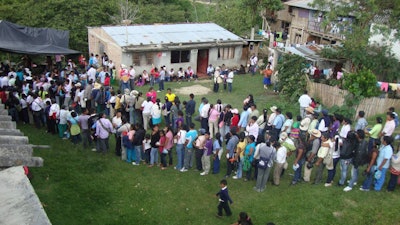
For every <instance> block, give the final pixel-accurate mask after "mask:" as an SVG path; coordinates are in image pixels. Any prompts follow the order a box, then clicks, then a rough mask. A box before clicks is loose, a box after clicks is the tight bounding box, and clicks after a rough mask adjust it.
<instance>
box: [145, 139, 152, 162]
mask: <svg viewBox="0 0 400 225" xmlns="http://www.w3.org/2000/svg"><path fill="white" fill-rule="evenodd" d="M150 142H151V140H150V134H146V136H145V137H144V140H143V149H144V159H145V163H146V164H148V163H149V162H150V150H151V145H150Z"/></svg>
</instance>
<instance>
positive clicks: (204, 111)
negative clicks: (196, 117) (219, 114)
mask: <svg viewBox="0 0 400 225" xmlns="http://www.w3.org/2000/svg"><path fill="white" fill-rule="evenodd" d="M203 103H204V105H203V107H202V108H201V111H200V119H201V121H200V123H201V128H203V129H204V130H209V129H208V114H209V111H210V104H209V103H208V100H207V99H204V100H203Z"/></svg>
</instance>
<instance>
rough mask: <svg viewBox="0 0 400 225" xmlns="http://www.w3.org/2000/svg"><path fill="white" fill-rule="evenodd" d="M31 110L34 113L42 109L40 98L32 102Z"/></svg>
mask: <svg viewBox="0 0 400 225" xmlns="http://www.w3.org/2000/svg"><path fill="white" fill-rule="evenodd" d="M31 108H32V110H33V111H36V112H37V111H40V110H42V109H43V108H44V107H43V101H42V99H41V98H40V97H37V98H36V99H35V100H33V102H32V104H31Z"/></svg>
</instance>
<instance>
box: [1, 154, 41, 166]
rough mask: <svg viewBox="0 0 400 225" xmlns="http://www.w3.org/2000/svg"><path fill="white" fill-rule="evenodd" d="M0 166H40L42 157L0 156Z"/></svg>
mask: <svg viewBox="0 0 400 225" xmlns="http://www.w3.org/2000/svg"><path fill="white" fill-rule="evenodd" d="M0 166H1V167H12V166H30V167H42V166H43V159H42V158H40V157H31V158H15V157H9V156H4V157H3V156H0Z"/></svg>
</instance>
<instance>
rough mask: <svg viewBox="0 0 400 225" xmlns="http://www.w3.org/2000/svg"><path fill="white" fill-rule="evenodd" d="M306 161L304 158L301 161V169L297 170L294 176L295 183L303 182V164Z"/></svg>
mask: <svg viewBox="0 0 400 225" xmlns="http://www.w3.org/2000/svg"><path fill="white" fill-rule="evenodd" d="M305 161H306V160H305V159H304V158H302V159H300V160H299V161H298V162H297V164H299V168H297V170H296V171H294V176H293V180H292V182H293V183H296V182H299V181H301V171H302V170H303V164H304V162H305Z"/></svg>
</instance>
